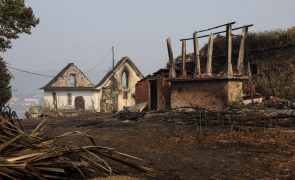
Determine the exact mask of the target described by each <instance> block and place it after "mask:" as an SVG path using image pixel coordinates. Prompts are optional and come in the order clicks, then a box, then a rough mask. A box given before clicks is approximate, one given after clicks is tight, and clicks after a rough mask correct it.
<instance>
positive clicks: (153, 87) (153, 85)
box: [150, 80, 158, 110]
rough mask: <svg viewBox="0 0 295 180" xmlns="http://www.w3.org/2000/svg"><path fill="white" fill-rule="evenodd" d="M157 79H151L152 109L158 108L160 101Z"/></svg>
mask: <svg viewBox="0 0 295 180" xmlns="http://www.w3.org/2000/svg"><path fill="white" fill-rule="evenodd" d="M157 89H158V88H157V81H156V80H151V81H150V106H151V110H157V106H158V101H157V97H158V94H157Z"/></svg>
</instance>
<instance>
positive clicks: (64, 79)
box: [52, 64, 94, 87]
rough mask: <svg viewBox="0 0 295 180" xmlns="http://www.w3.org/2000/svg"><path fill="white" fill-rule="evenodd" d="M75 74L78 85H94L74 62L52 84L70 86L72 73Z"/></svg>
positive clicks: (53, 85) (54, 85)
mask: <svg viewBox="0 0 295 180" xmlns="http://www.w3.org/2000/svg"><path fill="white" fill-rule="evenodd" d="M71 74H75V78H76V87H93V86H94V85H93V84H92V83H91V81H89V80H88V78H87V77H86V76H85V75H84V74H83V73H82V72H81V71H80V70H79V69H78V68H77V67H76V66H75V65H74V64H73V65H71V66H70V67H69V68H68V69H67V70H66V71H65V72H64V73H63V74H62V75H61V76H60V77H58V79H57V80H56V81H55V82H54V83H53V84H52V87H69V79H70V75H71Z"/></svg>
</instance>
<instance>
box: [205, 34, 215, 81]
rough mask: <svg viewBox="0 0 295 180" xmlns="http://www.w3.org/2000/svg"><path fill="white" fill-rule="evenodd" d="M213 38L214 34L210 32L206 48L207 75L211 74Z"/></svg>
mask: <svg viewBox="0 0 295 180" xmlns="http://www.w3.org/2000/svg"><path fill="white" fill-rule="evenodd" d="M213 40H214V35H213V34H212V33H211V34H210V36H209V41H208V49H207V64H206V75H208V76H212V56H213Z"/></svg>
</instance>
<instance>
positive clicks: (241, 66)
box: [237, 26, 248, 76]
mask: <svg viewBox="0 0 295 180" xmlns="http://www.w3.org/2000/svg"><path fill="white" fill-rule="evenodd" d="M247 37H248V27H247V26H245V27H244V28H243V32H242V39H241V43H240V50H239V58H238V65H237V70H238V73H239V75H241V76H244V56H245V48H246V41H247Z"/></svg>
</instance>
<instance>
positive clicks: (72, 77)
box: [69, 74, 76, 87]
mask: <svg viewBox="0 0 295 180" xmlns="http://www.w3.org/2000/svg"><path fill="white" fill-rule="evenodd" d="M69 86H70V87H76V74H71V75H70V77H69Z"/></svg>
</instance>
